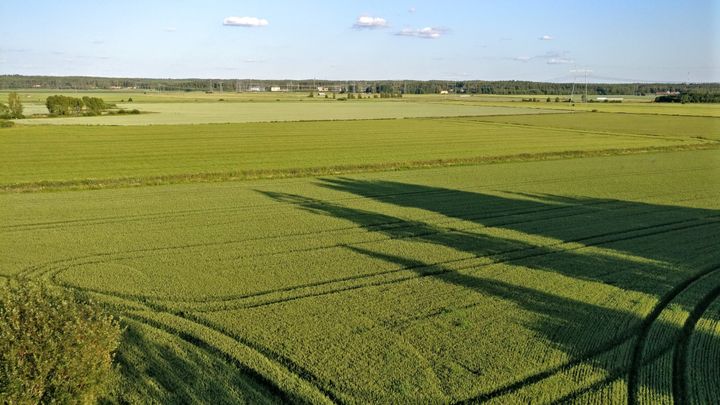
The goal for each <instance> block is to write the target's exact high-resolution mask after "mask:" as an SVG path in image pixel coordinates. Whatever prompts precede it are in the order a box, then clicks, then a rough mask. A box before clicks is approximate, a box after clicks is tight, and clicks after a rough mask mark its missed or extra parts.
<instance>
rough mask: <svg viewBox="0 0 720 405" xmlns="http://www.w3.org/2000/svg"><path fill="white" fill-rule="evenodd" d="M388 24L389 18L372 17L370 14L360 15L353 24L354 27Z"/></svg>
mask: <svg viewBox="0 0 720 405" xmlns="http://www.w3.org/2000/svg"><path fill="white" fill-rule="evenodd" d="M387 26H388V23H387V20H385V19H384V18H382V17H370V16H366V15H363V16H360V17H358V18H357V21H355V24H353V28H369V29H374V28H386V27H387Z"/></svg>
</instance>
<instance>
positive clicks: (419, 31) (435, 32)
mask: <svg viewBox="0 0 720 405" xmlns="http://www.w3.org/2000/svg"><path fill="white" fill-rule="evenodd" d="M445 33H447V29H445V28H437V27H425V28H403V29H402V30H400V31H398V32H396V33H395V35H399V36H403V37H415V38H424V39H438V38H440V37H441V36H443V35H445Z"/></svg>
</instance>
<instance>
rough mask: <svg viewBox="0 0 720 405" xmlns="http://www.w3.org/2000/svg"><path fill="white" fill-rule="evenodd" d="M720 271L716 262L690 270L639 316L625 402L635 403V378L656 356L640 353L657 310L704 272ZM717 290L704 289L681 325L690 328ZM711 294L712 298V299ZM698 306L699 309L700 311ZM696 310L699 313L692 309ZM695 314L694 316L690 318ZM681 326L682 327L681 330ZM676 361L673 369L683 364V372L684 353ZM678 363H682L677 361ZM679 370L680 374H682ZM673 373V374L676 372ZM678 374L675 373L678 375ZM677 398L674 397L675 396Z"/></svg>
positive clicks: (719, 290)
mask: <svg viewBox="0 0 720 405" xmlns="http://www.w3.org/2000/svg"><path fill="white" fill-rule="evenodd" d="M718 271H720V265H714V266H710V267H708V268H706V269H704V270H702V271H699V272H698V273H696V274H694V275H693V276H692V277H689V278H687V279H685V280H684V281H682V282H681V283H679V284H677V285H675V287H673V288H672V289H671V290H670V291H669V292H668V293H666V294H665V295H664V296H663V297H662V298H661V299H660V300H659V301H658V302H657V304H656V305H655V306H654V307H653V309H652V310H651V311H650V313H649V314H648V315H647V316H646V317H645V318H644V319H643V321H642V323H641V325H640V333H639V334H638V337H637V340H636V341H635V345H634V347H633V352H632V357H631V363H630V367H629V369H628V374H627V382H628V383H627V399H628V404H630V405H634V404H637V403H638V398H637V395H638V390H639V382H638V380H639V378H640V371H641V369H642V367H643V365H644V364H647V363H649V362H650V361H652V360H654V358H656V356H651V359H648V360H644V359H643V353H644V351H645V347H646V345H647V338H648V335H649V334H650V329H651V328H652V325H653V323H654V322H655V321H656V320H657V319H658V318H659V317H660V314H661V313H662V312H663V311H664V310H665V309H666V308H668V307H669V306H670V304H672V302H673V300H674V299H675V298H677V297H678V296H679V295H680V294H681V293H682V292H684V291H686V290H688V289H689V288H690V287H692V286H693V285H694V284H695V283H696V282H698V281H700V280H702V279H704V278H705V277H707V276H710V275H712V274H713V273H715V272H718ZM718 294H720V286H718V287H716V288H715V289H714V290H713V291H711V292H710V293H708V294H707V295H706V297H705V298H704V299H703V300H701V301H700V302H699V303H697V304H696V306H695V308H693V310H692V311H691V316H690V317H689V318H688V319H687V320H686V323H685V327H689V328H694V326H695V323H696V322H697V321H698V320H699V317H700V316H701V315H702V313H703V312H704V311H705V309H707V306H709V305H710V303H711V302H712V299H710V301H709V302H705V301H706V300H707V299H708V297H714V298H716V297H717V295H718ZM714 298H713V299H714ZM700 310H702V312H700ZM696 312H699V313H696ZM696 316H697V319H694V318H695V317H696ZM685 327H684V328H683V330H685ZM690 332H692V329H690ZM683 344H685V343H683V336H682V335H680V336H678V337H677V338H676V340H675V341H674V342H673V343H672V344H670V347H671V348H672V347H674V346H678V345H680V347H682V346H683ZM675 358H676V362H674V371H675V373H674V374H676V372H678V371H679V370H677V368H683V371H682V372H684V363H685V355H684V353H683V354H682V355H677V354H676V357H675ZM678 363H682V365H680V364H678ZM682 372H680V374H682ZM676 375H677V374H676ZM678 378H679V376H678ZM681 382H682V380H678V383H681ZM674 387H675V384H673V388H674ZM678 394H679V395H683V393H680V392H678ZM676 399H677V398H676Z"/></svg>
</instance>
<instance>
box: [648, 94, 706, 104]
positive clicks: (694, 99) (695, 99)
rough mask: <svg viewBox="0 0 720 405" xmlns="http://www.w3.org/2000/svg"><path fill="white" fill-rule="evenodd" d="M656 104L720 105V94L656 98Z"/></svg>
mask: <svg viewBox="0 0 720 405" xmlns="http://www.w3.org/2000/svg"><path fill="white" fill-rule="evenodd" d="M655 102H656V103H683V104H685V103H720V94H718V93H710V92H707V93H680V94H668V95H663V96H658V97H655Z"/></svg>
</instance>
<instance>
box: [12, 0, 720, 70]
mask: <svg viewBox="0 0 720 405" xmlns="http://www.w3.org/2000/svg"><path fill="white" fill-rule="evenodd" d="M233 17H234V18H233ZM718 24H720V6H718V1H717V0H684V1H678V0H652V1H649V0H636V1H629V0H625V1H620V0H602V1H596V0H586V1H581V0H577V1H567V0H552V1H547V0H546V1H542V0H536V1H531V0H504V1H503V0H475V1H453V0H446V1H437V0H435V1H432V0H428V1H392V2H390V1H375V0H335V1H311V0H305V1H272V0H265V1H254V0H248V1H238V0H235V1H224V0H222V1H199V0H198V1H194V0H176V1H164V0H144V1H137V0H127V1H122V2H106V1H89V0H88V1H80V0H65V1H40V0H24V1H19V0H15V1H8V0H2V1H0V37H1V38H2V41H0V74H28V75H30V74H42V75H89V76H122V77H161V78H166V77H172V78H182V77H201V78H273V79H284V78H287V79H301V78H320V79H423V80H425V79H442V80H465V79H485V80H499V79H516V80H541V81H568V80H571V79H572V76H574V75H578V73H573V72H571V71H573V70H576V71H577V70H584V69H586V70H590V71H591V72H590V73H589V74H590V76H591V78H594V79H595V81H679V82H680V81H686V80H688V78H689V80H690V81H694V82H698V81H720V50H719V49H718V47H719V46H720V32H719V29H718ZM579 75H583V74H582V73H579Z"/></svg>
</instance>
